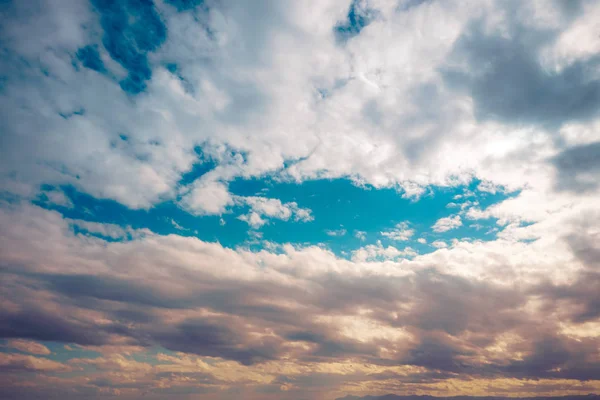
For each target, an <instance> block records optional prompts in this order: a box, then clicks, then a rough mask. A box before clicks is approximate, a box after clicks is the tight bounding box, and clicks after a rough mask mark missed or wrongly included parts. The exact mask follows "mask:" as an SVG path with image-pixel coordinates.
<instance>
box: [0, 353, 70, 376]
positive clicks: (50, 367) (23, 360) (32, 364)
mask: <svg viewBox="0 0 600 400" xmlns="http://www.w3.org/2000/svg"><path fill="white" fill-rule="evenodd" d="M0 369H1V370H2V371H4V372H5V373H6V372H10V371H31V372H37V371H39V372H60V371H63V372H64V371H69V370H70V368H69V366H67V365H64V364H61V363H59V362H56V361H52V360H48V359H46V358H40V357H34V356H29V355H24V354H8V353H0Z"/></svg>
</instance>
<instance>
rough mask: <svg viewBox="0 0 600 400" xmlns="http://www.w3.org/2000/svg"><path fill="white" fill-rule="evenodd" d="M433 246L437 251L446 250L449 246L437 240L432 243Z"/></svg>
mask: <svg viewBox="0 0 600 400" xmlns="http://www.w3.org/2000/svg"><path fill="white" fill-rule="evenodd" d="M431 245H432V246H433V247H435V248H436V249H445V248H446V247H448V244H447V243H446V242H444V241H443V240H436V241H435V242H433V243H431Z"/></svg>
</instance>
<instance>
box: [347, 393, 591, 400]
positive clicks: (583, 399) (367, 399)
mask: <svg viewBox="0 0 600 400" xmlns="http://www.w3.org/2000/svg"><path fill="white" fill-rule="evenodd" d="M336 400H600V395H597V394H588V395H582V396H540V397H498V396H485V397H477V396H453V397H435V396H417V395H412V396H398V395H395V394H386V395H383V396H363V397H359V396H350V395H348V396H345V397H340V398H338V399H336Z"/></svg>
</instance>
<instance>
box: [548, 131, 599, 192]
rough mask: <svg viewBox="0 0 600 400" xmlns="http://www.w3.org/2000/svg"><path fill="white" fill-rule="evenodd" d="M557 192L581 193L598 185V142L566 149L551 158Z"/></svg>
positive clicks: (594, 188)
mask: <svg viewBox="0 0 600 400" xmlns="http://www.w3.org/2000/svg"><path fill="white" fill-rule="evenodd" d="M551 162H552V164H553V165H554V167H555V168H556V186H557V189H559V190H569V191H572V192H576V193H583V192H588V191H592V190H596V189H597V188H598V185H599V184H600V142H593V143H589V144H584V145H579V146H574V147H570V148H567V149H565V150H563V151H562V152H561V153H559V154H558V155H557V156H555V157H553V158H552V160H551Z"/></svg>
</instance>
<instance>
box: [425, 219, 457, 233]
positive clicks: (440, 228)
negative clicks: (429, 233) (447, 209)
mask: <svg viewBox="0 0 600 400" xmlns="http://www.w3.org/2000/svg"><path fill="white" fill-rule="evenodd" d="M460 226H462V221H461V219H460V215H455V216H453V217H444V218H440V219H438V220H437V221H436V222H435V224H434V225H433V226H432V227H431V228H432V229H433V231H434V232H438V233H442V232H448V231H449V230H452V229H456V228H458V227H460Z"/></svg>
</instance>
